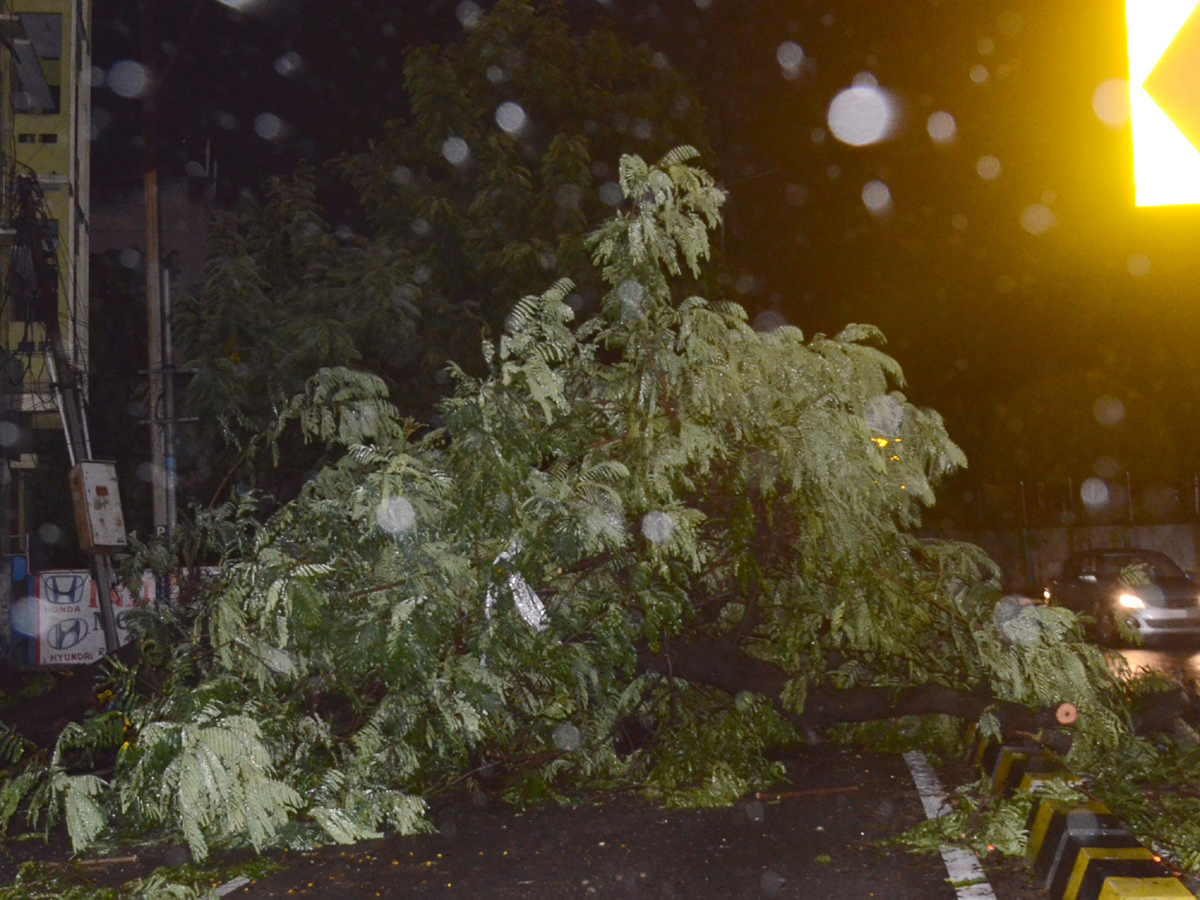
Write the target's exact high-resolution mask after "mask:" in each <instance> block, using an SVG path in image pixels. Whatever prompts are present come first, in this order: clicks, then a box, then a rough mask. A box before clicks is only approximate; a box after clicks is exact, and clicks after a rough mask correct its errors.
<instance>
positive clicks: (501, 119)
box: [496, 100, 526, 134]
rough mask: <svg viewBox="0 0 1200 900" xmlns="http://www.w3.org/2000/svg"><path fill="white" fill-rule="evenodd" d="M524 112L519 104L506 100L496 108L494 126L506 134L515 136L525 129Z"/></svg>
mask: <svg viewBox="0 0 1200 900" xmlns="http://www.w3.org/2000/svg"><path fill="white" fill-rule="evenodd" d="M525 121H526V116H525V110H523V109H522V108H521V105H520V104H519V103H514V102H513V101H512V100H506V101H505V102H504V103H501V104H500V105H499V106H498V107H496V124H497V125H499V126H500V129H501V130H502V131H505V132H507V133H508V134H516V133H517V132H518V131H520V130H521V129H522V128H524V127H525Z"/></svg>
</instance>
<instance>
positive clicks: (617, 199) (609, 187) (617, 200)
mask: <svg viewBox="0 0 1200 900" xmlns="http://www.w3.org/2000/svg"><path fill="white" fill-rule="evenodd" d="M624 199H625V194H624V193H623V192H622V191H621V186H620V185H619V184H617V183H616V182H615V181H606V182H604V184H602V185H600V202H601V203H603V204H604V205H605V206H619V205H620V204H621V201H622V200H624Z"/></svg>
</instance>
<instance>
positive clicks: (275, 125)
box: [254, 112, 283, 141]
mask: <svg viewBox="0 0 1200 900" xmlns="http://www.w3.org/2000/svg"><path fill="white" fill-rule="evenodd" d="M254 133H255V134H257V135H258V136H259V137H260V138H262V139H263V140H264V141H273V140H276V139H277V138H279V137H281V136H282V135H283V119H281V118H279V116H277V115H275V114H274V113H269V112H264V113H259V114H258V115H257V116H255V117H254Z"/></svg>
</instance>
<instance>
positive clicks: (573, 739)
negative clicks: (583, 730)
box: [554, 722, 583, 753]
mask: <svg viewBox="0 0 1200 900" xmlns="http://www.w3.org/2000/svg"><path fill="white" fill-rule="evenodd" d="M582 744H583V735H582V734H580V732H579V729H578V728H576V727H575V726H574V725H572V724H571V723H570V722H563V723H562V724H561V725H559V726H558V727H557V728H555V729H554V746H555V747H557V748H558V749H559V750H564V751H566V752H568V753H570V752H572V751H574V750H578V749H579V748H580V746H582Z"/></svg>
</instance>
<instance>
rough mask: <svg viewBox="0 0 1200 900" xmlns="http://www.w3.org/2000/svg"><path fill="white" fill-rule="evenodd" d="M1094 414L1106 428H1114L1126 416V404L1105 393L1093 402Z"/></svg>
mask: <svg viewBox="0 0 1200 900" xmlns="http://www.w3.org/2000/svg"><path fill="white" fill-rule="evenodd" d="M1092 415H1094V416H1095V417H1096V421H1097V422H1099V423H1100V424H1101V425H1103V426H1104V427H1105V428H1112V427H1114V426H1116V425H1119V424H1120V423H1121V420H1122V419H1124V418H1125V404H1124V403H1122V402H1121V401H1120V400H1118V399H1117V398H1116V397H1111V396H1109V395H1108V394H1105V395H1104V396H1103V397H1097V398H1096V402H1095V403H1094V404H1092Z"/></svg>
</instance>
